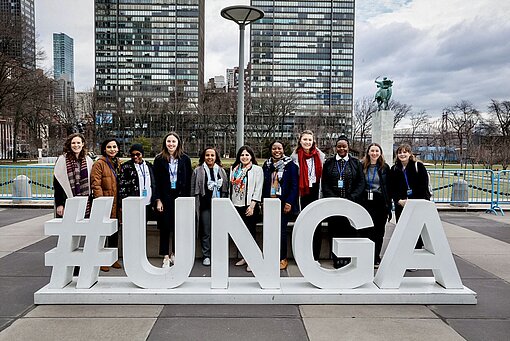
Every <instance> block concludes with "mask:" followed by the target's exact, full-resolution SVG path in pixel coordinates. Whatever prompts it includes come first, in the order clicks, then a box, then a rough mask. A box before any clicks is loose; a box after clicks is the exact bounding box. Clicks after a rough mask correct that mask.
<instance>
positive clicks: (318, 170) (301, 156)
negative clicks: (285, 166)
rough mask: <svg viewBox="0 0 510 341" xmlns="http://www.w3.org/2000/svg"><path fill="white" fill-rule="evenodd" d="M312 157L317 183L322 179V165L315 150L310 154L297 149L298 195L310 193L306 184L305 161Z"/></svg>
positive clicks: (306, 169) (306, 171) (306, 165)
mask: <svg viewBox="0 0 510 341" xmlns="http://www.w3.org/2000/svg"><path fill="white" fill-rule="evenodd" d="M312 157H313V162H314V165H315V177H316V179H317V182H319V181H320V178H321V177H322V163H321V159H320V156H319V151H318V150H317V148H315V147H314V148H313V149H312V150H311V151H310V153H307V152H305V150H304V149H303V148H299V149H298V161H299V168H300V170H299V195H300V196H304V195H307V194H309V193H310V184H309V182H308V164H307V163H306V160H308V159H310V158H312Z"/></svg>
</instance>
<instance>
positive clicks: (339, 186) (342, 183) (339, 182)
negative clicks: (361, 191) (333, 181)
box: [338, 180, 344, 188]
mask: <svg viewBox="0 0 510 341" xmlns="http://www.w3.org/2000/svg"><path fill="white" fill-rule="evenodd" d="M338 188H344V181H343V180H338Z"/></svg>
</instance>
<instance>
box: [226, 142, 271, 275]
mask: <svg viewBox="0 0 510 341" xmlns="http://www.w3.org/2000/svg"><path fill="white" fill-rule="evenodd" d="M229 182H230V188H229V192H230V200H232V203H233V204H234V206H235V208H236V210H237V213H239V215H240V216H241V218H242V219H243V221H244V223H245V225H246V227H247V228H248V230H249V231H250V233H251V235H252V236H253V239H255V237H256V227H257V219H258V214H259V212H258V210H257V205H258V204H259V203H260V202H261V200H262V186H263V184H264V172H263V171H262V167H260V166H258V165H257V159H256V158H255V153H254V152H253V149H251V148H250V147H249V146H242V147H241V148H239V150H238V151H237V155H236V160H235V161H234V163H233V164H232V167H231V168H230V178H229ZM243 265H246V261H245V260H244V258H242V259H241V260H240V261H238V262H237V263H236V266H243ZM246 271H248V272H250V271H251V269H250V267H248V266H247V267H246Z"/></svg>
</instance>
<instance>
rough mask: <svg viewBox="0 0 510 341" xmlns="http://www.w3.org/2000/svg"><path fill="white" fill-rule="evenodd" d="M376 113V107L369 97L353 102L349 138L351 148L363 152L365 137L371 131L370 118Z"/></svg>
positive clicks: (365, 142)
mask: <svg viewBox="0 0 510 341" xmlns="http://www.w3.org/2000/svg"><path fill="white" fill-rule="evenodd" d="M376 111H377V105H376V104H375V103H374V101H373V100H372V98H370V97H363V98H361V99H357V100H356V101H355V102H354V110H353V115H352V138H351V140H352V141H353V147H355V148H359V149H360V150H365V147H366V144H367V137H368V135H369V134H370V132H371V130H372V117H373V115H374V113H375V112H376Z"/></svg>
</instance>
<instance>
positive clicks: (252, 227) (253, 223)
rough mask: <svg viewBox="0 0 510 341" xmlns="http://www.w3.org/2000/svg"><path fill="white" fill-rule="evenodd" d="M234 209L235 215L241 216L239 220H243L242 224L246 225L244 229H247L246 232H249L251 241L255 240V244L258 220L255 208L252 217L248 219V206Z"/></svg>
mask: <svg viewBox="0 0 510 341" xmlns="http://www.w3.org/2000/svg"><path fill="white" fill-rule="evenodd" d="M235 208H236V210H237V213H238V214H239V215H240V216H241V219H243V222H244V224H245V225H246V227H247V228H248V231H250V234H251V236H252V237H253V240H255V242H257V238H256V236H257V222H258V219H259V215H258V212H257V208H255V210H254V211H253V215H251V216H249V217H248V216H247V215H246V209H247V208H248V206H241V207H238V206H235Z"/></svg>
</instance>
